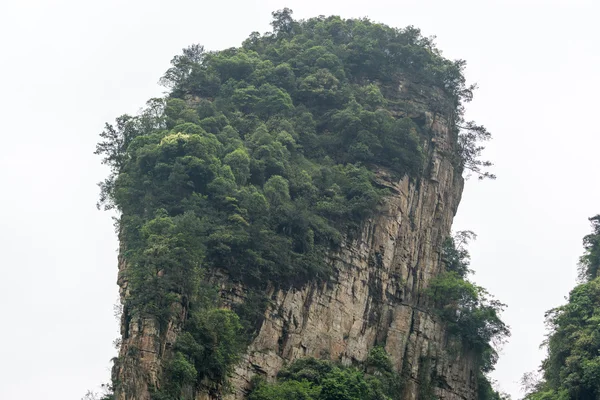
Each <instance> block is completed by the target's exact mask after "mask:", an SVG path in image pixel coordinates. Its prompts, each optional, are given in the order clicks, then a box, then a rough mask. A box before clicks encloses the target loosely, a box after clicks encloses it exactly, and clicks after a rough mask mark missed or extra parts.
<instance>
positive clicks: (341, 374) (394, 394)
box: [248, 347, 402, 400]
mask: <svg viewBox="0 0 600 400" xmlns="http://www.w3.org/2000/svg"><path fill="white" fill-rule="evenodd" d="M401 385H402V380H401V378H400V376H398V374H397V373H395V372H394V371H393V368H392V364H391V362H390V360H389V358H388V356H387V354H386V353H385V351H384V350H383V349H382V348H381V347H375V348H374V349H373V350H372V351H371V353H370V354H369V357H368V359H367V361H366V362H365V363H364V365H361V366H360V367H358V368H356V367H344V366H341V365H336V364H334V363H332V362H331V361H323V360H316V359H314V358H304V359H300V360H297V361H295V362H294V363H292V364H291V365H289V366H288V367H287V368H284V369H282V370H281V371H280V372H279V374H278V375H277V382H276V383H273V384H269V383H266V382H265V381H262V380H258V381H255V384H254V388H253V390H252V392H251V393H250V395H249V396H248V399H249V400H391V399H400V395H401V391H400V386H401Z"/></svg>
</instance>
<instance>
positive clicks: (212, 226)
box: [96, 9, 490, 399]
mask: <svg viewBox="0 0 600 400" xmlns="http://www.w3.org/2000/svg"><path fill="white" fill-rule="evenodd" d="M273 17H274V20H273V22H272V26H273V32H272V33H267V34H264V35H260V34H258V33H253V34H251V35H250V37H249V38H248V39H247V40H245V41H244V43H243V45H242V46H241V47H239V48H230V49H225V50H222V51H206V50H205V49H204V48H203V47H202V46H201V45H192V46H190V47H188V48H186V49H184V50H183V53H182V54H181V55H178V56H176V57H175V58H173V60H172V62H171V64H172V67H171V68H170V69H169V70H168V71H167V72H166V73H165V75H164V77H163V78H162V80H161V82H162V83H163V84H164V85H165V86H166V87H167V88H169V90H170V93H169V95H168V96H166V97H165V98H160V99H152V100H150V101H149V102H148V103H147V107H146V108H145V109H144V110H143V111H142V112H141V113H140V114H139V115H136V116H130V115H123V116H121V117H119V118H117V120H116V122H115V123H114V124H106V127H105V130H104V131H103V132H102V134H101V138H102V140H101V142H100V143H99V144H98V146H97V151H96V153H97V154H99V155H101V156H102V157H103V161H104V163H105V164H107V165H109V166H110V167H111V171H112V172H111V174H110V176H109V177H108V178H107V179H106V180H105V181H104V182H102V183H101V184H100V187H101V197H100V202H99V206H103V207H104V208H106V209H116V210H117V211H118V212H119V218H118V223H117V228H118V231H119V236H120V241H121V244H122V248H121V255H122V257H123V260H124V262H126V263H127V268H126V269H124V270H123V271H122V273H123V276H122V277H121V278H123V279H125V280H126V281H127V282H128V286H127V295H126V297H125V298H124V301H125V304H124V308H123V314H124V321H125V323H127V321H131V320H132V319H133V318H138V317H144V318H154V319H155V320H156V321H158V323H159V327H160V333H159V334H160V335H163V334H165V332H166V330H167V327H168V326H169V323H170V322H171V321H172V320H173V318H180V316H181V315H184V316H185V317H184V321H183V332H182V333H181V334H180V335H179V338H178V339H177V342H176V343H175V344H174V347H173V349H172V350H173V351H172V354H171V355H170V356H169V357H166V360H165V364H164V365H163V381H164V382H163V385H162V386H161V388H160V390H156V392H155V393H154V397H155V398H157V399H158V398H159V399H178V398H180V396H181V393H183V392H186V390H188V389H189V388H195V387H197V386H198V385H200V384H203V382H213V383H216V384H223V383H224V382H225V381H226V378H227V376H228V374H229V373H230V372H231V368H232V366H233V364H234V363H235V361H236V360H237V359H238V357H239V354H240V352H241V350H242V349H243V347H244V345H245V343H246V341H247V339H248V337H251V335H252V333H253V329H254V328H255V325H256V318H257V317H258V316H260V315H261V314H262V312H263V311H264V307H265V305H266V299H264V298H260V296H259V295H258V296H257V294H260V289H262V288H264V287H265V286H266V285H267V284H268V283H270V284H272V285H275V286H291V285H301V284H303V283H305V282H307V281H311V280H325V279H327V278H328V277H329V276H330V273H331V271H330V267H329V265H328V264H327V263H326V257H325V254H326V252H327V251H330V250H331V249H335V248H336V247H338V246H339V245H340V243H341V241H342V239H343V238H344V237H351V236H352V234H353V233H354V232H356V231H357V229H359V228H360V225H361V223H362V222H363V221H364V220H365V219H366V218H368V217H369V216H370V215H371V214H372V213H373V211H374V210H375V209H376V208H377V206H378V204H379V203H380V201H381V199H382V198H383V196H385V195H386V193H387V192H386V190H384V189H382V188H381V186H380V185H379V184H377V183H376V181H375V173H374V171H375V170H377V169H380V168H384V169H385V170H386V171H387V173H388V174H391V175H392V176H395V177H396V178H398V179H399V178H402V177H405V176H407V177H409V178H410V179H412V180H418V179H420V178H421V176H422V175H423V173H424V172H426V171H428V169H429V168H431V166H430V165H427V164H426V162H425V160H426V159H427V158H426V157H425V154H424V148H425V147H424V144H427V143H429V142H431V131H430V124H428V123H427V119H426V118H425V117H424V115H425V111H427V112H428V113H429V115H431V116H432V118H434V119H435V118H437V117H438V116H443V117H445V118H447V119H449V121H448V124H449V126H450V128H451V135H452V140H451V143H450V146H451V148H450V149H446V152H447V156H448V157H450V158H451V159H452V161H453V162H454V166H455V168H456V171H457V173H461V172H462V171H463V170H465V169H468V170H471V171H474V172H476V173H478V174H480V175H482V176H489V175H490V174H489V173H487V172H485V171H484V169H483V168H484V167H485V166H487V165H488V163H486V162H483V161H481V160H480V159H479V156H480V153H481V149H482V147H481V146H480V145H479V144H478V143H479V142H480V141H481V140H486V139H488V138H489V133H488V132H487V131H486V130H485V128H483V127H481V126H478V125H476V124H473V123H472V122H466V121H464V119H463V111H464V110H463V103H465V102H467V101H469V100H470V99H471V96H472V90H473V87H472V86H467V85H466V84H465V79H464V77H463V74H462V71H463V68H464V65H465V63H464V62H463V61H450V60H447V59H445V58H444V57H442V55H441V53H440V52H439V51H438V50H437V49H436V48H435V46H434V44H433V42H432V40H431V39H429V38H426V37H423V36H422V35H421V33H420V32H419V30H418V29H415V28H413V27H407V28H405V29H395V28H390V27H388V26H385V25H383V24H378V23H374V22H371V21H369V20H368V19H347V20H345V19H342V18H340V17H336V16H332V17H318V18H311V19H308V20H303V21H296V20H294V19H293V18H292V13H291V11H290V10H288V9H284V10H281V11H278V12H275V13H273ZM400 82H404V85H405V86H406V88H404V89H402V88H401V87H400V85H399V83H400ZM410 82H417V83H418V90H417V89H413V90H414V92H415V93H417V92H419V96H423V98H424V99H426V100H421V103H419V102H411V101H407V100H406V96H405V95H401V93H400V92H401V90H409V91H410V90H411V83H410ZM415 85H417V84H415ZM403 96H404V97H403ZM415 96H416V94H415ZM409 97H410V94H409ZM423 101H426V102H427V104H422V102H423ZM418 104H422V105H418ZM415 107H417V108H415ZM418 107H422V108H418ZM217 270H221V271H225V272H226V274H227V275H228V277H229V278H230V279H231V280H232V281H241V282H244V283H245V284H246V287H248V288H250V290H251V292H250V293H248V297H249V298H253V299H255V301H252V302H248V304H250V305H251V306H248V305H242V306H240V308H239V309H238V310H225V309H222V308H221V304H220V300H219V298H218V295H217V294H216V291H215V290H214V288H212V287H211V286H210V285H209V284H208V283H207V282H209V281H210V276H211V274H212V273H214V272H215V271H217ZM182 310H183V311H182ZM131 351H133V350H131ZM116 363H117V364H118V363H119V360H117V361H116ZM118 385H119V382H116V383H115V386H116V390H118ZM186 393H187V392H186Z"/></svg>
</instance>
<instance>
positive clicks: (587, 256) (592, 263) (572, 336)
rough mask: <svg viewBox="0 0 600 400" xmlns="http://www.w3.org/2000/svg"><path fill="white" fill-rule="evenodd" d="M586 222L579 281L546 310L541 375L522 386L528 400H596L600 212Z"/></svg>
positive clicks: (599, 385) (599, 395) (599, 380)
mask: <svg viewBox="0 0 600 400" xmlns="http://www.w3.org/2000/svg"><path fill="white" fill-rule="evenodd" d="M590 222H591V224H592V233H590V234H589V235H586V236H585V237H584V238H583V246H584V249H585V251H584V254H583V256H582V257H581V259H580V264H579V270H580V277H581V279H582V280H583V281H584V283H582V284H580V285H578V286H577V287H575V288H574V289H573V290H572V291H571V293H570V294H569V300H568V302H567V304H565V305H562V306H560V307H557V308H554V309H552V310H550V311H548V312H547V313H546V324H547V326H548V327H549V329H550V331H549V333H548V338H547V340H546V341H545V343H544V344H545V345H546V346H547V349H548V356H547V357H546V359H545V360H544V361H543V362H542V365H541V372H542V373H543V376H542V379H541V380H539V381H537V382H533V383H531V382H529V384H528V385H527V386H528V388H527V389H528V391H529V393H528V394H527V396H526V399H528V400H555V399H556V400H584V399H585V400H587V399H600V358H599V357H598V354H599V353H600V278H598V267H599V262H600V216H598V215H597V216H595V217H592V218H590Z"/></svg>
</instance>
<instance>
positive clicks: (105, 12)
mask: <svg viewBox="0 0 600 400" xmlns="http://www.w3.org/2000/svg"><path fill="white" fill-rule="evenodd" d="M599 4H600V3H598V2H597V1H594V0H589V1H574V0H564V1H551V0H544V1H542V0H539V1H525V0H519V1H484V0H472V1H457V0H454V1H448V0H437V1H423V0H421V1H402V0H395V1H383V0H363V1H354V0H345V1H337V0H336V1H325V0H319V1H316V0H303V1H297V0H293V1H292V0H287V1H258V0H255V1H241V0H237V1H225V0H224V1H210V2H203V1H180V0H171V1H155V0H143V1H142V0H128V1H116V0H103V1H82V0H79V1H75V0H63V1H59V0H54V1H53V0H46V1H41V0H38V1H34V0H19V1H17V0H2V1H1V2H0V57H1V58H0V77H1V79H2V80H1V83H0V88H1V92H0V115H1V116H2V130H1V133H0V135H1V143H2V149H1V150H0V183H1V185H2V186H1V187H2V192H1V196H0V226H1V228H2V229H1V230H0V267H1V271H2V278H1V279H0V307H1V308H0V310H1V312H2V313H1V317H0V318H1V323H0V381H1V382H2V383H1V384H0V399H3V400H4V399H5V400H13V399H15V400H16V399H22V400H34V399H35V400H38V399H47V400H78V399H80V398H81V397H82V396H83V395H84V394H85V392H86V390H87V389H97V388H98V385H99V384H100V383H101V382H107V381H108V380H109V365H110V359H111V358H112V357H114V356H115V355H116V351H115V350H114V348H113V347H112V345H111V342H112V340H113V339H115V338H116V337H117V336H118V326H117V321H116V320H115V318H114V317H113V304H114V303H115V302H116V300H117V296H118V292H117V286H116V283H115V282H116V275H117V266H116V249H117V241H116V237H115V234H114V232H113V227H112V221H111V219H110V215H109V214H108V213H104V212H99V211H97V210H96V208H95V203H96V199H97V195H98V189H97V187H96V182H98V181H99V180H101V179H102V178H103V177H104V176H105V174H106V172H107V171H106V170H105V169H104V168H103V167H101V166H100V162H99V161H100V160H99V159H98V157H96V156H94V155H93V154H92V153H93V151H94V147H95V143H96V141H97V138H98V136H97V135H98V134H99V133H100V131H101V130H102V128H103V124H104V122H105V121H112V120H113V119H114V118H115V117H117V116H118V115H120V114H122V113H135V112H136V111H137V110H138V109H139V108H140V107H142V106H143V105H144V103H145V101H146V100H147V99H149V98H150V97H155V96H159V95H161V93H162V91H163V89H162V88H161V87H159V86H158V84H157V81H158V79H159V78H160V76H161V75H162V73H163V72H164V71H165V70H166V69H167V68H168V67H169V61H170V60H171V58H172V57H173V56H174V55H176V54H178V53H179V52H180V51H181V49H182V48H183V47H186V46H187V45H189V44H192V43H195V42H197V43H201V44H204V45H205V46H206V48H208V49H211V50H217V49H222V48H226V47H231V46H238V45H239V44H240V43H241V42H242V40H243V39H245V38H246V37H247V36H248V34H249V33H250V32H252V31H257V30H258V31H261V32H265V31H267V30H269V29H270V26H269V22H270V20H271V15H270V13H271V11H273V10H276V9H280V8H283V7H285V6H287V7H290V8H292V9H293V10H294V16H295V17H296V18H304V17H311V16H317V15H320V14H323V15H330V14H338V15H341V16H343V17H362V16H368V17H370V18H371V19H373V20H375V21H379V22H383V23H386V24H388V25H392V26H396V27H404V26H406V25H415V26H417V27H419V28H421V29H422V31H423V33H424V34H425V35H427V36H429V35H436V36H437V37H438V39H437V43H438V47H439V48H441V49H442V51H443V53H444V54H445V55H446V56H447V57H449V58H462V59H466V60H467V61H468V65H467V78H468V80H469V81H470V82H477V83H478V84H479V86H480V89H479V90H478V91H477V92H476V95H475V100H474V101H473V102H472V103H471V104H470V105H469V106H468V116H469V118H472V119H475V120H476V121H477V122H479V123H482V124H484V125H486V126H487V127H488V129H489V130H490V131H491V132H492V133H493V135H494V140H493V141H492V142H491V143H489V145H488V151H487V152H486V156H487V157H488V158H490V159H491V160H493V161H494V162H495V164H496V166H495V167H494V170H493V172H495V173H496V174H497V175H498V180H497V181H494V182H478V181H477V180H476V179H471V180H470V181H469V182H468V183H467V186H466V189H465V193H464V197H463V201H462V204H461V206H460V209H459V214H458V216H457V219H456V224H455V228H456V229H470V230H473V231H475V232H476V233H477V234H478V235H479V239H478V240H477V241H476V242H475V243H473V244H472V245H471V252H472V256H473V260H472V267H473V268H474V269H475V270H476V276H475V277H474V279H475V280H476V282H477V283H478V284H480V285H482V286H485V287H487V288H488V289H489V290H490V292H492V293H493V294H495V295H496V296H497V297H498V298H499V299H500V300H502V301H504V302H505V303H508V305H509V308H508V310H507V311H506V312H505V314H504V317H505V320H506V321H507V322H508V323H509V324H510V325H511V327H512V332H513V336H512V338H511V341H510V343H509V344H508V345H507V346H505V348H504V351H503V355H502V358H501V359H500V362H499V364H498V367H497V370H496V372H495V373H494V374H493V376H494V377H495V378H496V379H497V380H498V381H499V383H500V385H501V387H502V388H503V389H504V390H506V391H508V392H510V393H512V394H513V397H514V398H518V397H519V385H518V383H517V381H518V379H519V377H520V376H521V375H522V374H523V373H524V372H527V371H531V370H533V369H535V368H536V367H537V365H538V364H539V362H540V360H541V358H542V357H543V351H541V350H539V349H538V345H539V344H540V342H541V341H542V340H543V338H544V332H545V331H544V325H543V316H544V311H546V310H547V309H549V308H551V307H554V306H556V305H559V304H561V303H562V302H563V301H564V296H565V295H567V294H568V291H569V290H570V288H571V287H572V286H573V285H574V283H575V277H576V263H577V259H578V257H579V256H580V254H581V253H582V246H581V238H582V237H583V236H584V235H585V234H587V233H588V232H589V231H590V228H589V223H588V221H587V218H588V217H590V216H592V215H594V214H597V213H600V184H599V181H600V180H599V178H598V174H599V171H598V169H599V168H598V149H599V148H600V136H599V135H598V133H599V132H598V131H599V128H598V122H597V120H598V106H599V102H598V93H600V73H599V71H600V68H599V67H600V45H599V39H600V32H599V30H600V29H599V28H598V16H599V15H600V5H599Z"/></svg>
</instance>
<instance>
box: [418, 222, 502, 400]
mask: <svg viewBox="0 0 600 400" xmlns="http://www.w3.org/2000/svg"><path fill="white" fill-rule="evenodd" d="M474 237H475V234H474V233H473V232H470V231H461V232H458V233H457V234H456V235H455V236H454V237H450V238H448V239H447V240H446V242H445V243H444V246H443V248H442V262H443V263H444V264H445V266H446V271H445V272H443V273H442V274H440V275H439V276H437V277H435V278H433V279H432V280H431V282H430V284H429V287H428V288H427V293H428V295H429V297H430V299H431V300H432V301H433V302H434V305H435V311H436V312H437V314H438V315H439V316H440V317H441V318H442V320H443V321H444V322H445V323H446V325H447V327H448V333H449V334H450V335H453V336H454V337H456V338H458V339H459V341H460V343H461V345H462V347H463V349H464V350H466V351H471V352H473V353H474V354H475V355H476V361H477V368H478V377H477V378H478V379H477V383H478V388H477V390H478V399H479V400H494V399H500V394H499V393H497V392H496V391H495V390H494V389H493V388H492V386H491V384H490V382H489V380H488V378H487V376H486V374H487V373H488V372H490V371H492V370H493V369H494V366H495V365H496V362H497V361H498V353H497V348H498V347H499V346H500V345H501V344H502V343H503V342H504V341H505V340H506V338H507V337H509V336H510V330H509V327H508V326H507V325H506V324H505V323H504V322H503V321H502V319H501V318H500V313H501V312H502V310H503V309H504V307H506V305H505V304H502V303H501V302H499V301H498V300H496V299H494V298H493V297H491V296H490V295H489V293H488V292H487V291H486V290H485V289H484V288H482V287H480V286H477V285H475V284H473V283H472V282H470V281H469V280H467V279H466V277H467V275H468V274H469V273H470V272H471V271H470V269H469V263H470V256H469V253H468V251H467V250H466V247H465V246H466V244H467V243H468V241H469V240H470V239H472V238H474Z"/></svg>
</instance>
